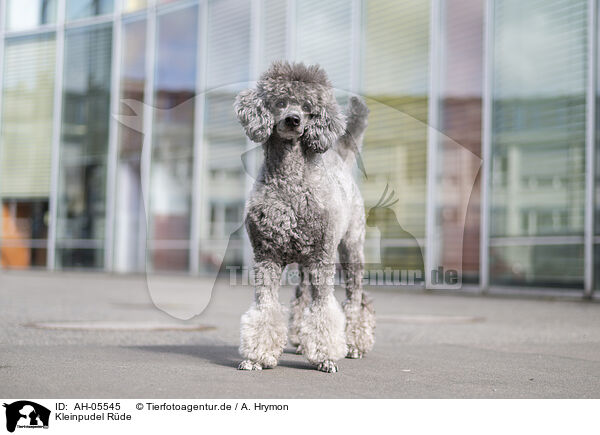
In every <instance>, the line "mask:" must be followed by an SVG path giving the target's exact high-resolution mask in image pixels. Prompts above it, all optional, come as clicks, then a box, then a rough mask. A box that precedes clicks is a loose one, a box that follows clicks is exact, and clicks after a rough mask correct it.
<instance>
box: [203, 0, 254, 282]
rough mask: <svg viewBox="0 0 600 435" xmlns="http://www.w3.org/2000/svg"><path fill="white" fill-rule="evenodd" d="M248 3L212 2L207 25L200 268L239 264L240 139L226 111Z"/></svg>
mask: <svg viewBox="0 0 600 435" xmlns="http://www.w3.org/2000/svg"><path fill="white" fill-rule="evenodd" d="M250 5H251V3H250V2H248V1H243V2H239V1H237V0H228V1H221V2H212V3H210V7H209V28H208V56H209V57H208V71H207V72H208V77H207V78H208V89H209V91H208V92H207V94H206V97H205V98H206V100H205V118H204V122H205V126H204V147H203V152H204V153H203V155H202V158H201V161H202V164H203V167H202V169H201V171H200V174H201V177H202V181H201V185H202V186H203V188H202V196H201V198H202V199H201V200H202V205H201V213H202V215H201V219H200V239H201V240H200V270H204V271H207V270H215V269H217V268H218V267H219V265H220V264H221V262H222V263H223V265H222V267H223V268H224V267H226V266H228V265H241V264H242V260H243V237H244V234H245V230H244V228H243V226H242V220H243V209H244V202H245V191H246V189H245V186H246V178H245V176H244V175H245V174H244V171H243V169H242V162H241V160H240V157H241V155H242V153H244V151H245V149H246V137H245V136H244V132H243V129H242V128H241V127H240V125H239V123H238V122H237V120H236V118H235V115H234V112H233V110H232V106H233V101H234V98H235V95H236V94H237V92H239V91H240V90H242V89H243V88H245V87H247V85H248V83H246V82H247V81H248V80H249V70H250V65H249V61H250V59H249V55H248V53H249V52H250V16H251V11H250Z"/></svg>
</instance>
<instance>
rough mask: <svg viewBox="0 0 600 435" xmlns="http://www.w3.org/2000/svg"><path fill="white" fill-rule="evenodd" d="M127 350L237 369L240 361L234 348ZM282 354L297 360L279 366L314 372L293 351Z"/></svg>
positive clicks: (177, 346)
mask: <svg viewBox="0 0 600 435" xmlns="http://www.w3.org/2000/svg"><path fill="white" fill-rule="evenodd" d="M126 348H127V349H136V350H143V351H146V352H154V353H161V354H174V355H187V356H192V357H195V358H200V359H203V360H205V361H208V362H210V363H212V364H215V365H219V366H224V367H231V368H237V366H238V364H239V363H240V361H241V357H240V356H239V354H238V348H237V347H236V346H221V345H196V344H193V345H192V344H190V345H154V346H126ZM284 354H288V355H294V356H295V357H296V358H297V359H298V360H297V361H290V360H289V359H288V358H289V357H288V358H285V359H283V358H282V359H280V360H279V366H281V367H288V368H292V369H300V370H314V367H312V366H311V365H310V364H309V363H308V362H307V361H306V360H305V359H304V357H303V356H302V355H297V354H296V352H295V351H294V350H291V349H288V348H286V349H285V350H284Z"/></svg>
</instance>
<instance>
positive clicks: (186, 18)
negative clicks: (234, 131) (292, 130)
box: [149, 6, 198, 270]
mask: <svg viewBox="0 0 600 435" xmlns="http://www.w3.org/2000/svg"><path fill="white" fill-rule="evenodd" d="M197 26H198V9H197V7H196V6H194V7H190V8H186V9H182V10H178V11H175V12H171V13H168V14H165V15H161V16H159V18H158V23H157V32H158V47H157V54H156V78H155V104H156V107H157V108H158V109H157V110H155V112H154V140H153V148H152V171H151V186H150V232H149V238H150V239H151V240H152V241H153V242H151V245H152V246H151V249H152V251H153V253H152V263H153V267H154V268H155V269H161V270H187V269H188V264H189V263H188V261H189V260H188V251H187V245H188V243H189V237H190V207H191V187H192V163H193V145H194V100H193V99H192V98H193V97H194V95H195V88H196V51H197V50H196V48H197V41H196V35H197ZM172 249H174V250H173V251H172V252H171V250H172Z"/></svg>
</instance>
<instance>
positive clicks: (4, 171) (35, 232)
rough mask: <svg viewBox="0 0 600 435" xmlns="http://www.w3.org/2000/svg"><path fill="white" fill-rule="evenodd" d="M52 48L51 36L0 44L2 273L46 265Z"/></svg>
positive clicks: (27, 38) (50, 139)
mask: <svg viewBox="0 0 600 435" xmlns="http://www.w3.org/2000/svg"><path fill="white" fill-rule="evenodd" d="M55 48H56V43H55V37H54V34H51V35H37V36H32V37H26V38H17V39H8V40H6V46H5V52H4V56H5V58H4V62H5V64H4V67H5V70H4V83H3V95H2V98H3V115H2V128H1V131H2V147H1V150H0V151H1V152H0V162H1V165H0V198H1V199H2V216H1V217H0V220H1V221H2V227H1V233H0V235H1V237H2V241H1V244H2V248H1V252H0V254H1V255H0V257H1V263H2V266H3V267H29V266H44V265H45V264H46V257H45V250H46V239H47V235H48V198H49V191H50V161H51V153H52V152H51V147H52V106H53V97H54V68H55Z"/></svg>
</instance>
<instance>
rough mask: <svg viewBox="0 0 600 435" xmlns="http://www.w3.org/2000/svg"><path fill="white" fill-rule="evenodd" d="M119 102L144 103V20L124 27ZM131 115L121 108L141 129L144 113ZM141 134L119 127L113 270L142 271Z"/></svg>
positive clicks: (123, 126) (143, 224)
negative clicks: (133, 118)
mask: <svg viewBox="0 0 600 435" xmlns="http://www.w3.org/2000/svg"><path fill="white" fill-rule="evenodd" d="M122 44H123V47H122V59H121V77H120V82H121V84H120V95H119V98H120V99H131V100H135V101H136V102H139V103H140V104H139V107H140V108H141V107H142V104H141V103H143V101H144V85H145V83H146V75H145V62H146V20H137V21H133V22H128V23H124V24H123V33H122ZM138 112H139V113H137V114H136V113H135V112H133V110H132V109H131V108H129V107H128V106H127V105H126V104H121V113H122V114H123V115H124V116H128V115H129V116H132V115H137V116H138V117H139V118H138V119H137V120H136V121H137V125H139V126H140V127H142V126H143V119H144V118H143V117H144V112H143V109H141V110H139V111H138ZM143 139H144V136H143V133H142V131H139V129H136V130H134V129H133V128H129V127H126V126H125V125H123V124H121V123H119V145H118V146H119V151H118V153H119V160H118V163H117V183H116V185H117V186H118V188H117V189H116V198H115V200H116V207H115V249H114V253H115V258H114V267H115V270H117V271H121V272H133V271H142V270H144V262H145V240H146V219H145V215H144V202H143V199H142V189H141V173H140V162H141V152H142V143H143Z"/></svg>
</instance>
